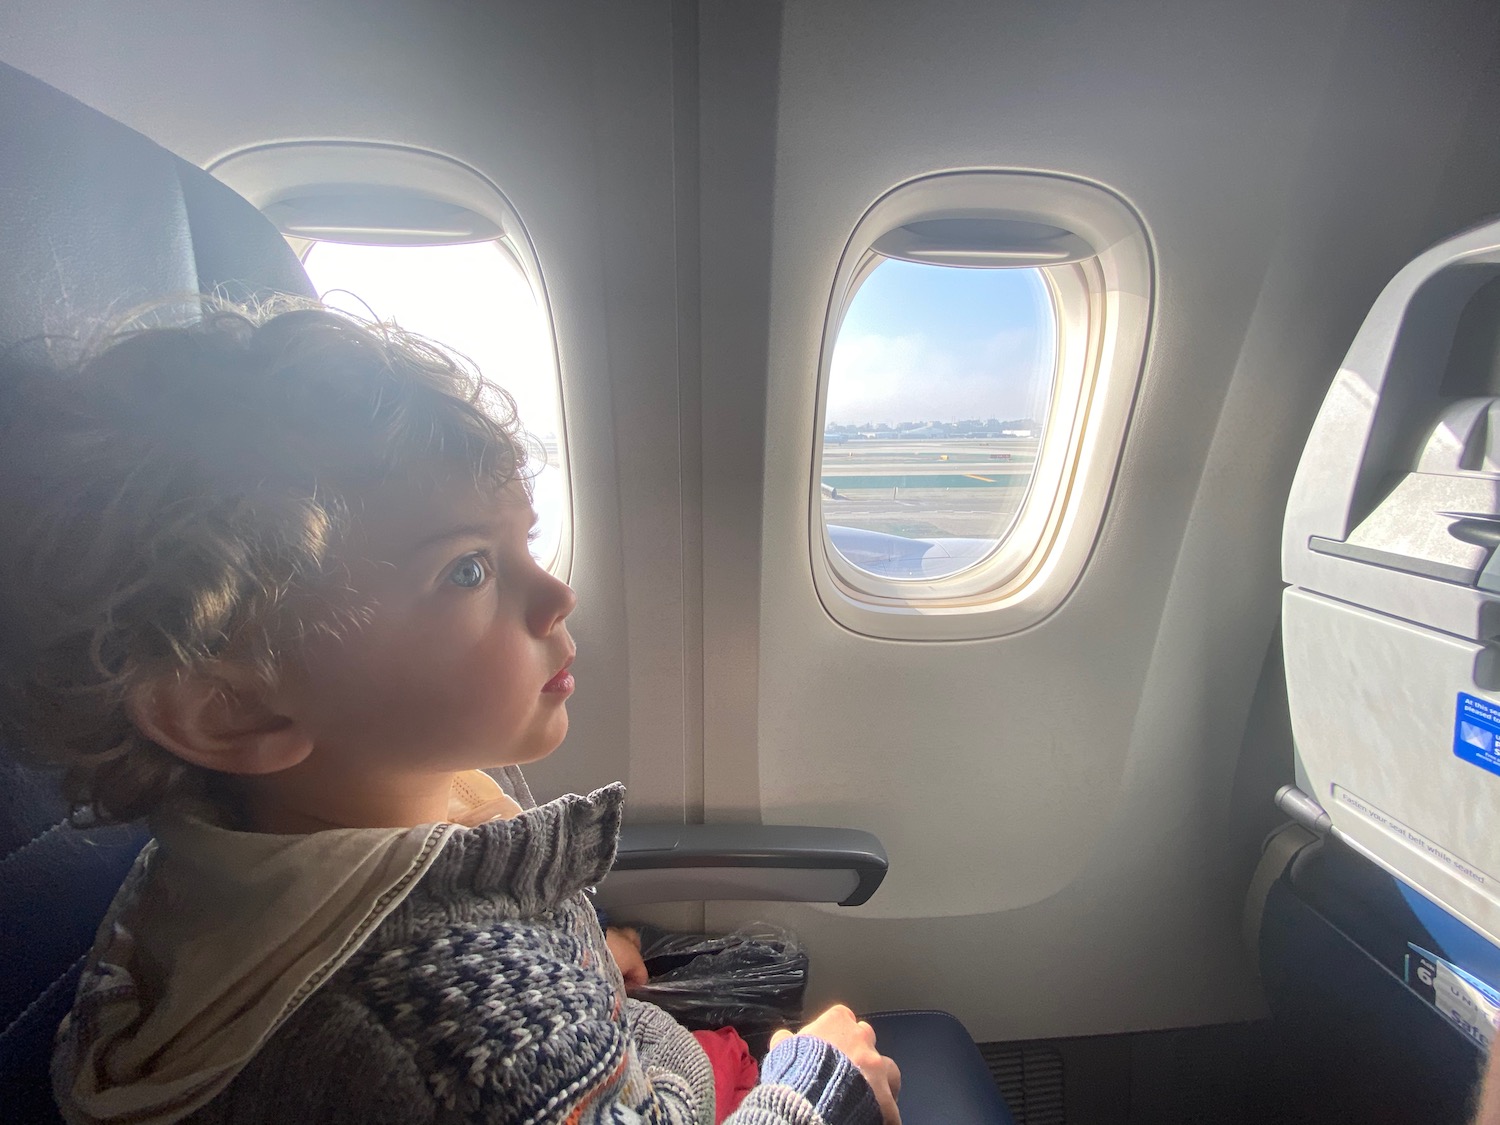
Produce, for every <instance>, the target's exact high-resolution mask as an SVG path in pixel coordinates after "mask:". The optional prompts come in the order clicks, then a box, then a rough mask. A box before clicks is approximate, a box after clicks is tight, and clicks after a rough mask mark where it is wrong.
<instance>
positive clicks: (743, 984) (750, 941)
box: [630, 922, 807, 1050]
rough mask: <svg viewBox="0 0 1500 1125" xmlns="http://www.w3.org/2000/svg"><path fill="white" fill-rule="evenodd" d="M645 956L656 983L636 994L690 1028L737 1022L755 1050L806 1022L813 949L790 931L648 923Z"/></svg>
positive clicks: (644, 934)
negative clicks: (705, 929)
mask: <svg viewBox="0 0 1500 1125" xmlns="http://www.w3.org/2000/svg"><path fill="white" fill-rule="evenodd" d="M641 957H642V959H643V960H644V961H645V962H646V971H647V972H649V973H650V974H651V981H650V983H649V984H645V985H642V986H641V987H639V988H632V989H631V990H630V995H632V996H634V997H635V998H636V999H638V1000H649V1001H650V1002H651V1003H653V1004H656V1005H657V1006H659V1007H661V1008H664V1009H666V1011H668V1012H670V1013H671V1014H672V1016H673V1017H674V1018H675V1019H676V1020H677V1022H678V1023H680V1024H682V1025H683V1026H684V1027H686V1028H688V1029H689V1030H690V1031H712V1030H714V1029H716V1028H720V1027H732V1028H734V1029H735V1030H736V1031H738V1032H739V1033H740V1034H741V1035H742V1036H744V1038H745V1040H746V1041H747V1042H749V1043H750V1044H751V1047H752V1050H754V1049H755V1046H756V1044H757V1041H760V1042H761V1043H764V1041H766V1040H768V1039H769V1038H770V1035H771V1033H772V1032H773V1031H776V1030H777V1029H778V1028H782V1027H789V1026H792V1027H795V1026H800V1024H801V1023H802V996H803V993H804V992H806V991H807V952H806V951H805V950H804V949H803V948H802V943H801V942H799V941H798V940H797V938H796V936H795V935H794V934H792V933H791V932H790V931H788V930H783V929H780V928H778V927H776V926H772V925H769V924H767V923H764V922H753V923H750V924H749V925H747V926H742V927H741V928H740V929H738V930H735V931H734V932H733V933H728V934H723V935H719V936H714V935H710V934H674V933H669V932H667V931H665V930H659V929H657V928H656V927H654V926H643V927H641Z"/></svg>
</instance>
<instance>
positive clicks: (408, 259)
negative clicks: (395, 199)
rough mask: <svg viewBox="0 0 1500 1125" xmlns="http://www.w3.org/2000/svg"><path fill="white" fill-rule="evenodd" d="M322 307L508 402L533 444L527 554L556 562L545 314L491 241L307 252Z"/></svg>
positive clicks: (556, 434) (560, 506) (329, 246)
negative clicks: (439, 353)
mask: <svg viewBox="0 0 1500 1125" xmlns="http://www.w3.org/2000/svg"><path fill="white" fill-rule="evenodd" d="M304 265H305V266H306V267H307V274H308V276H309V277H310V278H311V279H312V283H313V286H314V288H316V289H317V291H318V292H319V293H320V294H321V295H322V297H323V300H324V302H325V303H327V304H328V305H330V306H332V307H333V308H339V309H344V310H346V311H348V312H351V313H354V314H356V315H359V316H366V317H368V316H371V315H373V316H375V317H376V318H378V319H381V320H394V321H396V323H397V324H399V325H401V327H403V328H405V329H408V330H409V331H412V332H417V333H420V334H421V335H423V336H427V337H429V338H431V339H433V340H436V341H438V342H439V343H441V344H444V345H446V346H447V347H450V348H452V349H454V350H455V351H458V352H461V353H462V354H463V355H465V356H467V357H468V358H469V359H471V360H473V361H474V363H475V364H477V365H478V367H479V369H480V370H481V371H483V372H484V374H485V376H486V377H487V378H488V379H490V380H491V381H492V382H495V383H498V384H499V385H500V386H502V387H504V388H505V389H506V390H507V391H509V392H510V393H511V395H512V396H513V397H514V398H515V400H516V405H517V407H518V408H519V409H520V413H521V421H522V423H523V424H524V425H525V427H526V429H527V431H528V432H529V433H530V434H531V435H532V436H533V438H534V439H535V444H534V449H533V455H534V457H535V458H536V459H537V461H538V462H540V461H541V458H542V455H543V451H545V456H546V461H545V463H544V464H538V465H537V466H534V471H536V478H535V481H534V489H535V505H536V511H537V516H538V517H539V521H538V524H537V536H536V539H535V540H534V541H533V543H532V546H531V551H532V554H533V555H535V556H536V557H537V558H538V559H539V560H541V561H543V562H550V561H551V560H553V559H555V558H556V557H557V550H558V546H559V544H560V542H561V540H562V527H563V521H564V519H565V518H566V516H567V512H566V511H565V507H566V504H567V497H566V494H565V492H564V490H563V487H562V473H561V471H560V470H561V464H562V462H561V450H560V448H559V442H560V440H561V437H560V435H561V432H562V426H561V424H560V423H561V419H560V416H559V410H558V386H557V367H556V364H555V363H554V362H553V357H552V338H551V333H550V331H549V325H548V324H547V317H546V313H545V311H544V310H543V309H542V307H541V306H540V305H539V304H538V303H537V300H536V294H535V293H533V292H532V289H531V283H530V282H529V281H527V279H526V275H525V274H524V273H522V271H521V268H520V266H518V265H517V264H516V262H515V261H514V259H512V258H511V256H510V255H509V254H507V253H506V252H505V251H504V250H503V249H502V248H501V247H500V246H498V245H497V244H495V243H493V242H480V243H470V244H467V245H461V246H351V245H346V244H343V243H338V242H318V243H314V244H313V246H312V249H310V250H309V251H308V253H307V257H306V259H305V260H304Z"/></svg>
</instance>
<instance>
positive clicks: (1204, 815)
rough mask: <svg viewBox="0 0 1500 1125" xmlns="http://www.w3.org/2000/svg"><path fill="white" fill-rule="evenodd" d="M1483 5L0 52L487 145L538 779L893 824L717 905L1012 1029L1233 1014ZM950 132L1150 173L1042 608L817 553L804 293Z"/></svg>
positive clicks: (356, 36)
mask: <svg viewBox="0 0 1500 1125" xmlns="http://www.w3.org/2000/svg"><path fill="white" fill-rule="evenodd" d="M1495 32H1496V28H1495V16H1494V15H1493V14H1492V13H1491V11H1490V6H1489V5H1487V4H1484V3H1481V2H1479V0H1433V2H1419V0H1402V2H1397V0H1310V2H1305V3H1304V2H1291V0H1282V2H1277V3H1270V4H1261V5H1242V4H1232V3H1228V2H1210V3H1202V2H1198V0H1159V2H1154V3H1130V4H1119V3H1110V2H1106V0H1091V2H1085V0H1069V2H1064V3H1057V4H1052V5H1019V4H1017V5H996V4H992V3H982V2H980V0H924V2H923V3H921V4H909V3H900V2H896V0H869V2H862V3H853V2H851V0H818V2H815V3H814V2H808V0H789V2H787V3H785V4H781V3H772V2H765V3H756V4H743V3H725V2H715V0H711V2H705V3H702V4H693V3H689V2H687V0H670V2H669V0H641V2H639V3H632V4H628V5H627V4H618V3H613V4H612V3H602V2H592V0H577V2H556V3H552V4H548V5H545V6H543V5H534V4H528V3H524V2H510V3H497V4H487V5H463V6H448V5H443V6H438V5H431V4H423V3H419V2H417V0H375V2H370V3H363V4H354V3H352V2H345V3H333V2H329V3H320V4H316V5H305V4H295V3H291V2H290V0H257V3H255V4H253V5H239V6H236V7H234V8H232V9H226V8H220V7H218V6H212V5H202V4H190V3H186V2H184V0H171V2H169V3H161V4H157V5H154V6H153V9H152V12H151V15H150V17H149V18H147V17H144V16H142V15H140V14H139V13H138V12H126V11H125V10H124V9H123V8H122V6H120V5H117V4H110V3H105V2H103V0H53V2H50V3H48V4H45V5H43V4H39V3H25V4H13V5H10V6H9V7H8V8H7V9H6V10H5V11H4V12H3V13H0V59H4V61H6V62H8V63H11V64H12V65H16V66H19V67H21V68H22V69H25V70H28V71H30V72H32V73H34V74H37V75H38V76H39V77H41V78H43V79H45V80H47V81H51V82H53V83H54V84H56V85H58V86H60V87H62V88H63V89H65V90H67V91H69V92H70V93H73V94H74V95H75V96H78V97H80V98H82V99H83V100H84V101H86V102H89V103H90V104H93V105H96V106H98V107H99V108H101V109H103V110H104V111H106V112H108V113H110V114H112V115H113V116H116V117H118V118H120V119H121V120H123V121H125V122H126V123H127V124H131V125H133V126H134V127H136V128H138V129H140V130H141V131H143V132H145V133H147V134H148V135H150V136H153V137H155V138H156V139H158V140H160V141H161V142H162V143H164V144H166V145H167V147H169V148H172V149H173V150H174V151H177V152H179V153H180V154H181V155H183V156H185V157H187V158H188V159H190V160H194V161H196V162H199V163H208V162H211V161H212V160H213V159H215V158H217V157H219V156H221V155H223V154H225V153H227V152H229V151H231V150H234V149H237V148H240V147H243V146H246V145H250V144H258V143H265V142H268V141H275V140H291V139H299V138H310V137H316V138H328V137H346V138H364V139H376V140H388V141H396V142H404V143H410V144H415V145H419V146H421V147H425V148H430V149H433V150H436V151H439V152H443V153H447V154H450V155H452V156H455V157H458V158H459V159H462V160H464V161H466V162H467V163H469V164H471V165H473V166H474V167H476V168H478V169H479V170H481V171H482V172H484V173H485V174H486V175H488V176H490V177H491V178H492V179H493V180H495V182H497V183H498V184H499V185H500V186H501V187H502V188H503V189H504V191H505V192H506V193H507V196H508V197H509V199H510V200H511V202H512V203H513V204H514V206H515V208H516V210H517V212H518V213H519V214H520V215H521V216H522V217H523V219H524V220H525V222H526V223H527V226H528V230H529V232H530V234H531V237H532V239H533V241H534V243H535V245H536V248H537V252H538V255H539V258H540V261H541V265H542V269H543V272H544V275H545V277H546V281H547V286H548V291H549V296H550V298H551V302H552V311H553V316H554V320H555V323H556V327H557V332H558V340H559V349H560V354H561V362H562V369H563V383H564V396H565V408H566V415H567V426H568V438H569V446H570V453H571V457H572V474H573V492H574V504H575V510H574V525H575V552H574V565H573V571H572V578H573V581H574V584H575V586H576V587H577V588H578V591H579V595H580V609H579V610H578V613H577V614H576V616H575V619H574V620H575V632H576V634H577V636H578V637H579V641H580V656H579V661H578V666H577V668H578V678H579V685H580V686H579V692H578V695H577V696H576V697H575V699H574V701H573V703H572V704H571V705H570V710H571V711H572V714H573V727H574V730H573V734H572V736H570V738H569V740H568V742H567V743H566V744H565V747H564V749H563V750H562V751H561V752H560V753H559V754H558V755H556V756H554V758H553V759H551V760H549V761H547V762H544V763H540V764H538V765H537V766H535V767H532V768H530V769H529V771H528V772H529V774H530V776H531V777H532V779H533V782H534V784H535V785H536V787H537V789H538V791H539V792H541V793H542V794H544V795H547V794H551V793H554V792H556V791H559V790H560V789H563V788H587V787H590V786H593V785H597V784H601V783H603V782H605V781H608V780H612V779H614V778H617V777H621V776H624V777H625V778H626V779H627V780H628V782H629V784H630V786H631V813H630V815H631V816H632V818H635V819H644V818H664V819H675V818H678V817H685V818H688V819H696V818H697V817H698V816H699V815H705V814H706V815H707V816H708V817H710V818H711V819H717V820H731V819H743V820H756V819H761V818H764V819H765V820H767V821H774V822H811V823H827V824H847V825H851V826H857V827H863V828H868V829H870V830H872V831H875V832H877V833H878V834H880V836H881V837H882V839H883V840H884V841H885V843H886V846H887V848H888V849H889V851H890V854H891V860H892V871H891V875H890V878H889V879H888V881H887V883H886V886H885V887H884V888H883V889H882V891H881V892H880V894H879V895H878V896H877V897H876V899H875V900H874V901H873V902H872V903H870V904H869V906H867V907H864V908H858V909H856V910H852V911H839V910H836V909H833V908H829V909H826V910H824V909H817V908H802V907H771V906H765V905H744V904H710V906H709V908H708V909H707V917H708V919H709V920H710V921H712V922H716V923H721V924H728V923H732V922H734V921H735V920H737V919H740V918H744V917H751V916H759V917H772V918H781V919H786V920H788V921H789V922H790V923H791V924H792V925H793V926H794V927H795V928H796V929H798V930H799V931H800V932H801V933H803V934H804V936H805V937H806V938H807V939H808V941H809V943H810V945H811V947H812V951H813V955H814V965H815V978H814V986H813V990H814V994H815V996H816V997H820V998H826V997H831V996H834V995H838V996H839V997H841V998H844V999H847V1000H849V1001H850V1002H852V1003H855V1004H856V1005H858V1006H861V1007H867V1008H870V1007H883V1006H898V1005H904V1006H926V1005H937V1006H945V1007H948V1008H951V1009H952V1010H954V1011H955V1012H957V1013H958V1014H959V1015H960V1016H962V1017H963V1018H964V1019H965V1021H966V1022H967V1023H968V1024H969V1026H970V1028H971V1030H972V1031H973V1032H974V1033H975V1035H976V1036H977V1037H979V1038H981V1039H999V1038H1012V1037H1034V1036H1045V1035H1064V1034H1094V1033H1103V1032H1111V1031H1124V1030H1133V1029H1139V1028H1147V1027H1166V1026H1180V1025H1187V1024H1193V1023H1201V1022H1210V1021H1215V1020H1222V1019H1231V1018H1237V1017H1242V1016H1247V1015H1253V1014H1256V1013H1257V1012H1259V1010H1260V1007H1259V999H1258V995H1257V992H1256V989H1255V985H1254V981H1253V979H1252V976H1251V972H1250V968H1249V965H1248V962H1247V960H1246V958H1245V956H1244V954H1243V952H1242V951H1241V950H1240V948H1239V946H1238V932H1237V909H1238V904H1239V898H1240V896H1241V895H1242V893H1243V890H1244V885H1245V884H1244V876H1243V868H1244V865H1245V861H1246V857H1245V855H1244V854H1243V853H1244V850H1245V838H1246V832H1245V831H1239V830H1236V831H1228V830H1227V829H1226V825H1228V824H1229V823H1230V822H1234V823H1236V824H1246V823H1249V824H1253V823H1254V822H1255V820H1256V817H1257V815H1260V814H1259V813H1258V812H1257V810H1259V809H1263V808H1264V807H1265V806H1264V805H1262V804H1260V802H1269V799H1270V793H1269V792H1264V793H1262V792H1260V791H1259V786H1258V784H1255V783H1251V781H1250V780H1249V779H1252V778H1254V777H1255V776H1256V770H1255V768H1254V767H1255V766H1257V765H1260V764H1262V763H1263V760H1264V757H1265V755H1267V754H1271V753H1280V752H1281V747H1280V745H1279V744H1278V737H1279V736H1277V735H1276V734H1275V731H1276V729H1277V727H1276V724H1275V722H1274V721H1273V720H1274V717H1275V715H1274V713H1275V710H1276V706H1277V705H1278V703H1279V702H1280V699H1279V696H1278V693H1277V692H1276V691H1275V690H1274V687H1275V685H1274V683H1273V684H1271V685H1270V686H1269V687H1268V688H1267V690H1263V691H1262V692H1261V693H1260V696H1259V698H1260V700H1261V702H1260V703H1259V704H1257V705H1256V711H1255V713H1254V715H1253V720H1254V721H1251V722H1249V723H1248V724H1247V717H1252V701H1253V700H1254V699H1256V691H1257V685H1258V683H1260V681H1261V679H1262V673H1263V668H1264V666H1265V663H1266V659H1267V650H1268V645H1269V643H1270V641H1271V638H1272V634H1273V629H1274V625H1275V621H1276V613H1277V604H1278V597H1279V589H1280V583H1279V576H1278V574H1277V569H1276V557H1277V546H1276V545H1277V543H1278V540H1279V528H1280V509H1281V505H1282V503H1283V502H1284V497H1285V493H1286V490H1287V487H1288V485H1289V482H1290V476H1291V472H1292V468H1293V467H1294V465H1295V461H1296V458H1297V455H1298V452H1299V451H1300V448H1301V443H1302V440H1303V437H1304V435H1305V433H1306V430H1307V428H1308V426H1309V425H1310V424H1311V420H1312V416H1313V413H1314V411H1315V409H1316V406H1317V403H1318V401H1319V400H1320V398H1321V395H1322V392H1323V389H1324V388H1325V387H1326V385H1327V383H1328V381H1329V379H1330V378H1331V375H1332V373H1333V370H1334V368H1335V367H1336V365H1337V363H1338V359H1339V357H1340V355H1341V354H1342V352H1343V349H1344V347H1345V346H1346V345H1347V343H1348V340H1349V339H1350V337H1351V336H1352V335H1353V332H1354V329H1355V327H1356V326H1357V324H1358V322H1359V319H1360V317H1361V316H1362V314H1363V311H1364V309H1365V308H1366V307H1367V306H1368V303H1369V301H1370V300H1372V299H1373V297H1374V295H1375V293H1376V292H1377V291H1378V289H1379V288H1380V286H1381V285H1382V284H1383V283H1384V281H1385V280H1386V279H1387V278H1388V277H1389V275H1390V274H1391V273H1392V272H1393V271H1394V270H1395V269H1396V268H1397V267H1398V266H1399V265H1400V264H1401V263H1402V262H1403V261H1404V260H1405V259H1406V258H1408V257H1409V256H1411V255H1412V254H1413V253H1415V252H1416V251H1417V250H1419V249H1420V248H1421V247H1422V246H1423V245H1425V244H1426V243H1428V242H1430V241H1432V240H1433V239H1435V238H1436V237H1438V236H1440V235H1441V234H1444V233H1447V232H1449V231H1451V230H1453V229H1455V228H1456V227H1458V226H1461V225H1463V224H1465V223H1467V222H1468V221H1470V220H1471V219H1473V218H1475V217H1477V216H1478V215H1479V214H1481V213H1484V212H1486V211H1490V210H1495V209H1500V208H1497V203H1500V174H1497V167H1496V156H1495V155H1494V152H1493V150H1494V147H1495V146H1494V145H1493V143H1492V141H1491V136H1492V133H1493V129H1492V126H1493V123H1494V122H1495V121H1496V119H1497V114H1500V89H1497V83H1496V78H1495V74H1496V72H1495V70H1494V67H1493V58H1492V55H1491V45H1492V44H1493V43H1494V42H1495ZM974 167H985V168H1021V169H1036V170H1043V171H1052V172H1059V173H1064V174H1069V175H1074V176H1079V177H1083V178H1086V179H1092V180H1096V181H1097V182H1099V183H1102V184H1104V185H1106V186H1108V187H1109V188H1111V189H1112V190H1114V191H1116V192H1118V193H1119V194H1120V195H1122V196H1123V197H1124V198H1125V199H1126V200H1127V201H1128V202H1129V203H1130V204H1131V205H1132V206H1134V207H1135V208H1136V209H1137V211H1138V212H1139V214H1140V215H1141V216H1142V219H1143V221H1144V223H1145V226H1146V229H1147V231H1148V233H1149V235H1150V238H1151V241H1152V246H1153V251H1154V254H1155V260H1156V271H1157V272H1156V279H1155V282H1156V304H1155V317H1154V321H1153V324H1152V336H1151V340H1150V344H1149V350H1148V356H1147V362H1146V366H1145V371H1144V375H1143V378H1142V382H1141V387H1140V392H1139V395H1138V398H1137V402H1136V407H1135V413H1134V418H1133V420H1132V424H1131V428H1130V432H1129V436H1128V440H1127V443H1126V446H1125V450H1124V453H1123V455H1122V458H1121V463H1120V467H1119V471H1118V474H1117V477H1116V481H1115V486H1114V491H1113V495H1112V498H1111V503H1110V508H1109V511H1108V514H1107V516H1106V520H1105V523H1104V526H1103V530H1102V531H1101V533H1100V536H1099V540H1098V543H1097V546H1096V548H1095V551H1094V556H1093V558H1092V560H1091V562H1090V565H1089V566H1088V568H1087V569H1086V570H1085V571H1084V574H1083V577H1082V579H1081V580H1080V582H1079V583H1078V585H1077V588H1076V589H1075V590H1074V592H1073V594H1072V596H1071V597H1070V599H1069V600H1068V601H1067V602H1066V603H1065V604H1064V605H1063V606H1062V607H1061V609H1059V610H1058V611H1057V612H1056V613H1055V614H1054V615H1053V616H1052V617H1051V618H1049V619H1048V620H1046V621H1045V622H1043V623H1042V624H1040V625H1038V626H1036V627H1034V628H1032V629H1030V630H1028V631H1026V632H1023V633H1019V634H1016V635H1014V636H1009V637H1004V638H1000V639H997V640H991V641H977V642H964V643H956V644H909V643H907V644H902V643H896V642H889V641H877V640H871V639H869V638H864V637H860V636H856V635H854V634H852V633H849V632H847V631H846V630H844V629H843V628H842V627H840V626H838V625H836V624H835V623H834V622H833V621H832V620H831V619H830V618H829V617H828V616H827V615H826V613H825V612H824V611H823V609H822V607H821V606H820V605H819V603H818V600H817V596H816V593H815V591H814V588H813V585H812V574H811V568H810V565H809V561H808V557H807V551H808V536H807V529H806V508H805V505H806V503H807V497H808V495H809V485H810V480H809V474H810V466H811V464H812V463H813V462H812V454H813V442H814V440H815V439H816V437H817V435H816V434H815V432H814V421H813V418H814V415H813V406H814V402H815V394H816V388H815V385H814V383H815V372H816V370H817V359H818V349H819V346H820V342H821V332H822V318H823V316H824V314H825V312H826V309H827V305H828V300H829V290H830V286H831V284H832V278H833V272H834V269H835V267H836V265H837V262H838V257H839V254H840V253H841V251H842V249H843V246H844V242H845V240H846V239H847V237H848V235H849V232H850V230H851V228H852V227H853V225H854V223H855V222H856V221H857V220H858V218H859V217H860V215H861V214H862V213H863V212H864V210H865V209H866V208H867V207H868V206H869V205H870V203H871V202H873V201H874V200H875V199H876V198H878V197H879V196H880V195H882V194H883V193H884V192H885V191H887V190H889V188H891V187H892V186H894V185H895V184H897V183H900V182H902V181H904V180H906V179H909V178H911V177H913V176H917V175H921V174H924V173H928V172H933V171H938V170H944V169H954V168H974ZM1272 678H1273V679H1274V677H1272ZM1268 716H1269V718H1268ZM1247 726H1248V729H1249V730H1250V731H1251V732H1252V733H1251V734H1249V735H1247V733H1246V732H1247ZM1267 732H1269V733H1267ZM1242 755H1246V756H1248V758H1247V760H1246V761H1241V756H1242ZM1236 776H1238V777H1239V778H1240V779H1241V784H1239V785H1238V786H1237V785H1236V784H1235V779H1236Z"/></svg>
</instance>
